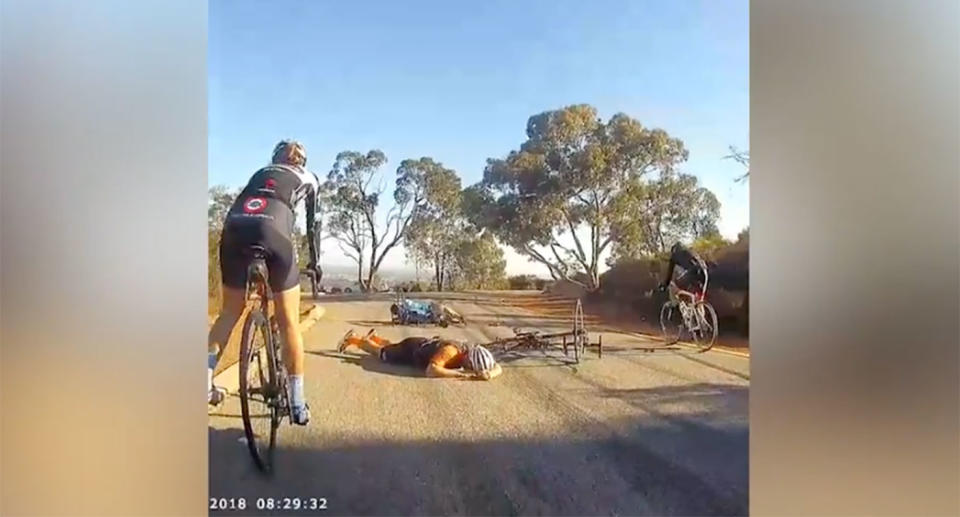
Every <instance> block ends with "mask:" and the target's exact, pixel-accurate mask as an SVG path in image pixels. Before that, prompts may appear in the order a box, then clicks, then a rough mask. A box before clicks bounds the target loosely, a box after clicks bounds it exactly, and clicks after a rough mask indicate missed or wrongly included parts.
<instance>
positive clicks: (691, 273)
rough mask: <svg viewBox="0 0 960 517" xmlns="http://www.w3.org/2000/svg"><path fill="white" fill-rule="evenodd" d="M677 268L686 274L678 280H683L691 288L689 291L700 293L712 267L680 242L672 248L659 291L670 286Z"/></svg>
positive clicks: (658, 287)
mask: <svg viewBox="0 0 960 517" xmlns="http://www.w3.org/2000/svg"><path fill="white" fill-rule="evenodd" d="M676 266H680V267H682V268H683V269H684V273H683V274H682V275H680V276H679V277H678V278H677V280H682V283H684V284H685V285H686V286H688V287H689V289H688V290H690V291H699V290H700V289H701V287H702V286H703V284H704V282H705V281H706V279H707V276H706V275H707V273H708V271H709V268H710V266H711V265H710V264H709V263H707V262H706V261H705V260H703V259H702V258H700V257H699V256H698V255H697V254H696V253H694V252H693V251H691V250H690V249H688V248H686V247H685V246H684V245H682V244H680V243H679V242H678V243H676V244H674V245H673V247H672V248H670V261H669V263H668V264H667V274H666V275H665V276H664V278H663V281H662V282H660V285H659V286H657V289H658V290H659V291H665V290H666V289H667V286H668V285H670V280H671V279H673V270H674V268H675V267H676Z"/></svg>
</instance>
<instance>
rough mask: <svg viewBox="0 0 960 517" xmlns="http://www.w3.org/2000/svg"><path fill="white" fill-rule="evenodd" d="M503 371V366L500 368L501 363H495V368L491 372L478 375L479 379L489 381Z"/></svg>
mask: <svg viewBox="0 0 960 517" xmlns="http://www.w3.org/2000/svg"><path fill="white" fill-rule="evenodd" d="M502 373H503V368H500V365H499V364H495V365H493V368H492V369H491V370H490V371H489V372H485V373H483V374H480V375H479V376H478V378H479V379H482V380H485V381H489V380H491V379H496V378H497V377H499V376H500V374H502Z"/></svg>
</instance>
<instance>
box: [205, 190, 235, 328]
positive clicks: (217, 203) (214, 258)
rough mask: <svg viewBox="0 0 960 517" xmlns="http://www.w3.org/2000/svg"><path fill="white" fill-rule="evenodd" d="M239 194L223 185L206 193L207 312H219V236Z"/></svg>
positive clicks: (220, 292) (220, 294) (220, 293)
mask: <svg viewBox="0 0 960 517" xmlns="http://www.w3.org/2000/svg"><path fill="white" fill-rule="evenodd" d="M239 193H240V191H239V190H230V189H228V188H227V187H225V186H223V185H216V186H213V187H211V188H210V189H209V190H208V191H207V195H208V204H207V298H208V304H207V310H208V312H210V313H211V314H212V313H216V312H218V311H219V310H220V304H221V302H222V299H223V292H222V290H221V285H220V234H221V232H222V231H223V221H224V219H225V218H226V216H227V212H228V211H229V210H230V205H232V204H233V201H234V199H236V197H237V195H238V194H239Z"/></svg>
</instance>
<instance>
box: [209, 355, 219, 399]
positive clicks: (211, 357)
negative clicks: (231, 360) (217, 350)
mask: <svg viewBox="0 0 960 517" xmlns="http://www.w3.org/2000/svg"><path fill="white" fill-rule="evenodd" d="M216 366H217V354H207V391H208V392H209V391H212V390H213V369H214V368H215V367H216Z"/></svg>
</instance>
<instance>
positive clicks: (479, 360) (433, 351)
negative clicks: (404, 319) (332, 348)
mask: <svg viewBox="0 0 960 517" xmlns="http://www.w3.org/2000/svg"><path fill="white" fill-rule="evenodd" d="M351 346H357V347H359V348H361V349H362V350H363V351H365V352H367V353H369V354H371V355H376V356H377V357H379V358H380V360H381V361H383V362H385V363H391V364H403V365H408V366H414V367H416V368H418V369H422V370H423V371H424V372H425V373H426V375H427V377H444V378H452V379H482V380H485V381H489V380H490V379H493V378H495V377H497V376H499V375H500V374H501V373H503V370H502V369H501V368H500V365H499V364H497V361H496V360H495V359H494V358H493V354H492V353H491V352H490V351H489V350H487V349H486V348H484V347H483V346H481V345H469V344H464V343H460V342H457V341H454V340H451V339H445V338H441V337H439V336H435V337H408V338H406V339H404V340H402V341H400V342H399V343H391V342H390V341H389V340H387V339H384V338H382V337H380V336H378V335H377V333H376V331H375V330H373V329H371V330H370V332H368V333H367V335H366V336H363V337H360V336H358V335H357V334H356V333H355V332H354V331H353V330H350V331H349V332H347V334H346V335H345V336H343V339H342V340H341V341H340V345H339V346H338V347H337V351H338V352H341V353H342V352H343V351H345V350H346V349H347V348H349V347H351Z"/></svg>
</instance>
